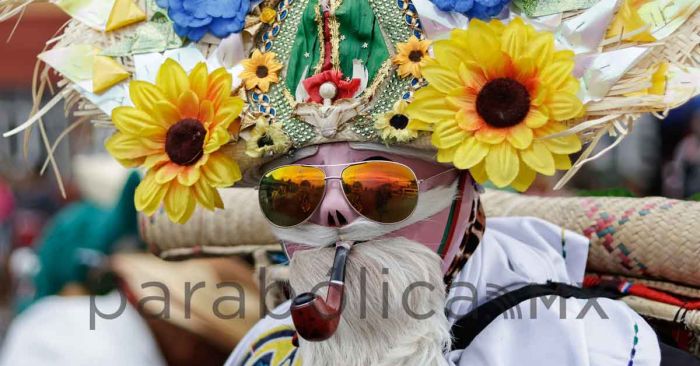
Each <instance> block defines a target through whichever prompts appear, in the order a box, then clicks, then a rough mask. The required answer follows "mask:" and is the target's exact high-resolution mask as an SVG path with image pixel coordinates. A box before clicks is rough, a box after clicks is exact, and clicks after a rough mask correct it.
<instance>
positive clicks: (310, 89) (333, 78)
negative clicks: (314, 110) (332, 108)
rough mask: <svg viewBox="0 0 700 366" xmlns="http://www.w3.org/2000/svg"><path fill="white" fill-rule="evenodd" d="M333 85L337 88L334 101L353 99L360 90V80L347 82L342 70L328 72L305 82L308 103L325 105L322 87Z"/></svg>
mask: <svg viewBox="0 0 700 366" xmlns="http://www.w3.org/2000/svg"><path fill="white" fill-rule="evenodd" d="M326 83H331V84H333V86H335V95H333V97H332V98H331V99H332V100H337V99H345V98H352V97H353V96H355V94H356V93H357V91H358V90H359V89H360V84H361V81H360V79H357V78H355V79H352V80H346V79H345V78H344V77H343V72H342V71H340V70H326V71H324V72H322V73H318V74H316V75H314V76H312V77H309V78H306V79H304V81H303V85H304V89H305V90H306V93H307V94H309V97H308V98H307V99H306V102H307V103H312V102H313V103H323V96H321V85H323V84H326Z"/></svg>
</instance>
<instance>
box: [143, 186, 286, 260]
mask: <svg viewBox="0 0 700 366" xmlns="http://www.w3.org/2000/svg"><path fill="white" fill-rule="evenodd" d="M219 192H220V193H221V198H222V200H223V201H224V205H225V207H226V209H225V210H217V211H216V212H211V211H207V210H202V209H197V211H196V212H195V214H194V215H193V216H192V219H190V221H188V222H187V223H186V224H184V225H181V224H176V223H173V222H171V221H170V220H168V217H167V215H166V214H165V211H162V210H161V211H158V212H157V213H156V214H154V215H153V216H151V217H147V216H144V215H141V216H140V218H139V221H140V230H141V237H142V238H143V240H144V241H145V242H146V243H147V244H148V245H149V248H150V249H151V251H152V252H154V253H155V254H157V255H159V256H160V257H161V258H163V259H178V258H183V257H192V256H202V255H205V256H206V255H212V256H214V255H234V254H247V253H252V252H254V251H255V250H257V249H260V248H274V249H277V250H279V249H280V247H279V244H277V243H278V241H277V239H276V238H275V236H274V235H273V234H272V232H271V231H270V224H269V223H268V222H267V221H266V220H265V218H264V217H263V215H262V213H261V212H260V208H259V206H258V203H257V191H255V190H253V189H240V188H232V189H222V190H219Z"/></svg>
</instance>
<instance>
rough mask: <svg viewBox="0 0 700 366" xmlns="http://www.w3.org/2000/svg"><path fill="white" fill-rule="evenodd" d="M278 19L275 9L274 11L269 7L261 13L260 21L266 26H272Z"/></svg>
mask: <svg viewBox="0 0 700 366" xmlns="http://www.w3.org/2000/svg"><path fill="white" fill-rule="evenodd" d="M276 17H277V12H276V11H275V9H272V8H271V7H269V6H266V7H265V8H263V10H262V12H261V13H260V21H262V22H263V23H265V24H272V22H274V21H275V18H276Z"/></svg>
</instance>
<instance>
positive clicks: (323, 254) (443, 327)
mask: <svg viewBox="0 0 700 366" xmlns="http://www.w3.org/2000/svg"><path fill="white" fill-rule="evenodd" d="M334 254H335V248H329V247H326V248H317V249H311V250H306V251H300V252H297V253H295V255H294V257H293V258H292V260H291V263H290V282H291V285H292V288H293V289H294V291H295V293H297V294H300V293H303V292H307V291H311V289H312V288H314V286H317V285H318V286H317V288H318V287H321V285H319V284H322V283H325V282H326V281H328V272H329V269H330V267H331V265H332V263H333V257H334ZM440 266H441V259H440V257H439V256H438V255H437V254H436V253H434V252H433V251H432V250H430V249H429V248H428V247H426V246H424V245H422V244H420V243H417V242H414V241H411V240H408V239H405V238H393V239H384V240H377V241H369V242H365V243H361V244H358V245H355V246H354V247H353V249H352V251H351V252H350V256H349V259H348V262H347V267H346V278H345V307H344V311H343V313H342V317H341V320H340V324H339V326H338V330H337V331H336V333H335V334H334V335H333V336H332V337H331V338H330V339H328V340H326V341H323V342H307V341H305V340H303V339H299V341H300V345H299V352H300V356H301V358H302V360H303V362H304V365H312V366H316V365H319V366H327V365H344V366H355V365H357V366H368V365H372V366H375V365H381V366H385V365H386V366H389V365H391V366H396V365H405V366H412V365H415V366H433V365H440V366H443V365H447V361H446V360H445V357H444V353H445V352H446V351H447V350H448V348H449V345H450V327H449V323H448V320H447V317H446V316H445V311H444V309H445V288H444V287H445V286H444V283H443V279H442V275H441V274H442V271H441V269H440ZM383 269H388V272H385V273H383ZM363 273H364V276H363ZM363 277H364V280H363ZM419 282H422V283H423V285H420V287H415V284H416V283H419ZM428 284H429V285H431V286H432V290H431V289H429V288H426V286H428ZM411 285H413V286H414V288H413V289H412V290H411V291H410V293H409V292H408V291H407V289H410V288H411ZM326 290H327V287H321V290H320V291H318V295H320V296H322V297H323V298H325V296H326V294H325V292H326ZM404 293H409V295H408V296H407V297H406V301H405V305H404V304H403V303H404V301H403V297H404ZM363 299H364V301H362V300H363ZM363 303H364V304H363ZM406 309H408V310H409V311H407V310H406ZM411 312H412V313H413V314H428V313H430V312H432V315H431V316H429V317H427V318H426V317H423V318H417V317H416V316H415V315H411Z"/></svg>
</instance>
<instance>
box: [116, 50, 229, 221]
mask: <svg viewBox="0 0 700 366" xmlns="http://www.w3.org/2000/svg"><path fill="white" fill-rule="evenodd" d="M231 83H232V77H231V74H229V73H228V72H227V71H226V69H224V68H220V69H217V70H215V71H213V72H212V73H211V74H210V73H209V72H208V70H207V66H206V64H205V63H199V64H197V65H196V66H195V68H194V69H193V70H192V72H191V73H190V74H189V76H188V75H187V74H186V73H185V70H183V68H182V66H180V65H179V64H178V63H177V62H175V61H173V60H172V59H167V60H166V61H165V63H164V64H163V66H161V68H160V70H159V71H158V75H157V77H156V83H155V85H154V84H151V83H149V82H146V81H140V80H134V81H132V82H131V83H130V85H129V95H130V97H131V101H132V102H133V103H134V107H117V108H115V109H114V111H113V112H112V121H113V123H114V126H115V127H116V129H117V132H116V133H115V134H114V135H112V136H111V137H110V138H109V139H108V140H107V141H106V143H105V147H106V148H107V151H109V153H110V154H112V156H114V157H115V158H116V159H117V160H118V161H119V162H120V163H121V164H122V165H124V166H126V167H139V166H141V167H144V168H146V169H147V170H148V171H147V173H146V176H145V178H144V179H143V181H142V182H141V184H140V185H139V187H138V188H137V189H136V194H135V196H134V201H135V203H136V209H137V210H139V211H143V212H144V213H145V214H147V215H152V214H153V213H154V212H155V211H156V210H157V209H158V207H160V205H161V202H164V206H165V212H166V213H167V214H168V217H169V218H170V220H172V221H174V222H178V223H184V222H186V221H187V220H188V219H189V218H190V217H191V216H192V213H193V212H194V209H195V207H196V206H197V204H199V205H201V206H203V207H205V208H207V209H209V210H213V209H214V208H215V207H218V208H222V207H223V203H222V201H221V197H220V196H219V193H218V192H217V190H216V187H228V186H230V185H232V184H233V183H235V182H236V181H238V180H240V179H241V171H240V168H239V167H238V164H237V163H236V161H235V160H233V159H232V158H231V157H229V156H227V155H226V154H225V153H224V152H222V151H220V148H221V146H223V145H224V144H226V143H227V142H229V140H230V139H231V135H230V132H229V128H230V127H231V124H232V123H234V121H236V120H237V117H238V115H239V114H240V113H241V110H242V109H243V100H241V99H240V98H238V97H232V96H231Z"/></svg>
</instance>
